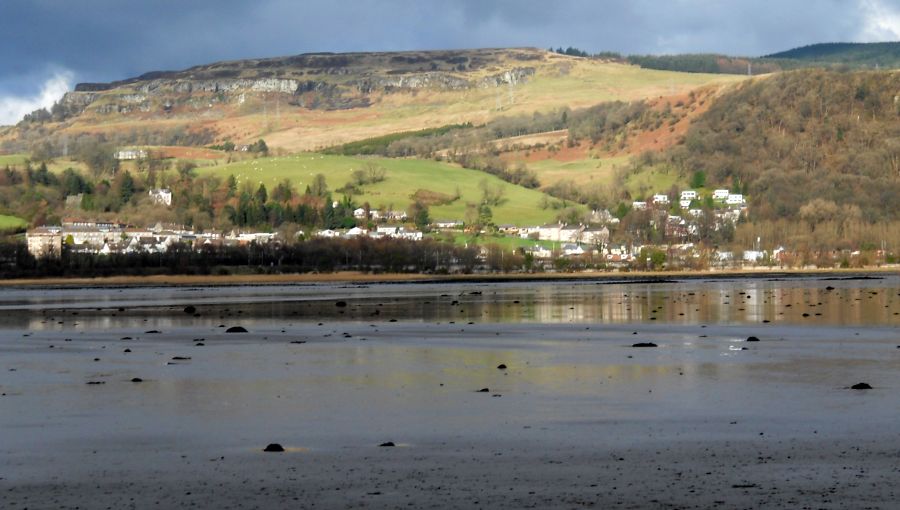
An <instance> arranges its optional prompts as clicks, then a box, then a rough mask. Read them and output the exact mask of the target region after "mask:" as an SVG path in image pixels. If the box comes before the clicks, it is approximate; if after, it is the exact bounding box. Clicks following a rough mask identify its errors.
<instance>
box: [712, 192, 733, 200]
mask: <svg viewBox="0 0 900 510" xmlns="http://www.w3.org/2000/svg"><path fill="white" fill-rule="evenodd" d="M730 194H731V192H730V191H728V190H727V189H717V190H715V191H713V200H717V201H720V202H724V201H725V200H727V199H728V195H730Z"/></svg>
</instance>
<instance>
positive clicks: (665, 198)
mask: <svg viewBox="0 0 900 510" xmlns="http://www.w3.org/2000/svg"><path fill="white" fill-rule="evenodd" d="M653 203H654V204H656V205H666V204H668V203H669V195H664V194H662V193H657V194H656V195H653Z"/></svg>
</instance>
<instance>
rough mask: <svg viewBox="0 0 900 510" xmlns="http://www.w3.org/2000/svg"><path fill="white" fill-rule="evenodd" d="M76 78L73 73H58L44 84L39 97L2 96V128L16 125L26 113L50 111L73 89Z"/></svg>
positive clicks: (0, 106)
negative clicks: (44, 109)
mask: <svg viewBox="0 0 900 510" xmlns="http://www.w3.org/2000/svg"><path fill="white" fill-rule="evenodd" d="M74 77H75V76H74V74H73V73H72V72H71V71H57V72H54V73H53V76H51V77H50V78H48V79H47V80H46V81H45V82H44V84H43V85H42V86H41V91H40V92H39V93H38V94H37V95H34V96H12V95H6V96H0V126H3V125H10V124H15V123H17V122H19V121H20V120H22V117H24V116H25V114H26V113H31V112H33V111H35V110H37V109H39V108H48V109H49V108H50V107H51V106H53V103H54V102H55V101H59V99H60V98H62V96H63V94H65V93H66V92H67V91H68V90H69V89H70V88H71V86H72V81H73V80H74Z"/></svg>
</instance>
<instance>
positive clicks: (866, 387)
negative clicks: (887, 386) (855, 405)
mask: <svg viewBox="0 0 900 510" xmlns="http://www.w3.org/2000/svg"><path fill="white" fill-rule="evenodd" d="M850 389H851V390H871V389H872V386H871V385H870V384H869V383H864V382H861V383H856V384H854V385H853V386H850Z"/></svg>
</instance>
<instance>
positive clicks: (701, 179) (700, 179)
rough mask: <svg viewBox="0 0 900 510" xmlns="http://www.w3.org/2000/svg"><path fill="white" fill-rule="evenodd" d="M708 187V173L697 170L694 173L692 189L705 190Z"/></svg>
mask: <svg viewBox="0 0 900 510" xmlns="http://www.w3.org/2000/svg"><path fill="white" fill-rule="evenodd" d="M705 186H706V172H704V171H703V170H697V171H696V172H694V175H693V176H691V187H692V188H703V187H705Z"/></svg>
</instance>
